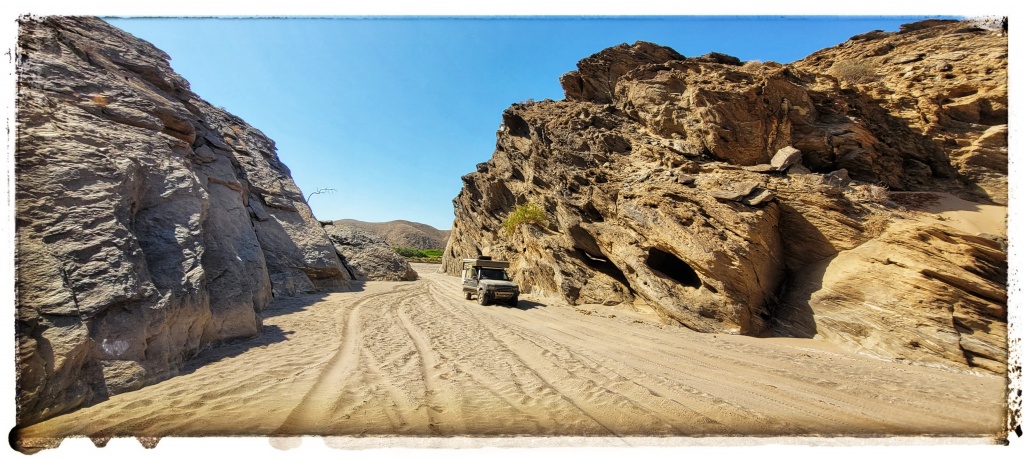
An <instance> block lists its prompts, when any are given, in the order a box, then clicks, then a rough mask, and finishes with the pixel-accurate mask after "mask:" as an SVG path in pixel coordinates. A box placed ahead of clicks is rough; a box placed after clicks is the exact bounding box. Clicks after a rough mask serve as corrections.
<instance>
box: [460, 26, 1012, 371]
mask: <svg viewBox="0 0 1024 461" xmlns="http://www.w3.org/2000/svg"><path fill="white" fill-rule="evenodd" d="M918 35H921V37H918V39H915V38H914V37H917V36H918ZM871 36H872V37H874V38H873V39H871V40H870V41H871V42H872V43H873V44H872V45H871V46H874V43H879V42H878V41H879V40H890V41H892V42H893V45H892V50H897V51H892V50H890V52H891V53H897V52H898V53H905V52H908V51H906V50H905V49H904V48H909V47H914V46H923V47H926V48H927V51H922V52H921V53H925V54H927V53H932V52H938V51H940V49H944V48H942V47H946V48H950V47H955V48H956V49H958V50H959V49H965V50H969V49H975V50H976V52H975V54H978V55H980V54H983V53H984V54H985V55H987V56H990V57H991V59H990V60H989V61H987V63H988V64H987V65H990V66H992V67H993V68H995V67H999V66H1002V69H1001V70H998V71H997V70H993V71H991V72H990V74H991V75H994V77H993V80H994V82H989V81H987V80H986V81H984V82H982V83H980V85H988V86H985V88H988V89H987V90H985V91H981V90H979V91H977V92H974V93H972V94H974V95H982V94H983V95H984V97H980V96H979V98H981V99H982V100H984V101H988V102H976V103H975V105H976V106H978V107H1002V106H1000V104H1001V103H1000V101H1005V98H1006V93H1005V88H1006V87H1005V59H1004V58H1005V51H1006V39H1005V37H1000V36H998V35H997V34H996V33H994V32H991V31H983V30H968V31H964V30H963V27H962V25H960V24H959V23H945V22H934V23H928V24H926V25H918V26H912V27H910V28H909V29H908V31H907V32H903V33H896V34H886V33H883V32H878V33H873V34H872V35H871ZM894 37H895V38H894ZM924 37H938V38H937V39H936V40H935V41H927V40H923V38H924ZM863 41H864V40H863V39H858V38H855V39H853V40H852V41H851V42H848V43H847V44H843V45H841V46H840V47H837V49H849V50H861V48H858V46H861V45H858V43H860V42H863ZM897 42H898V43H897ZM886 43H888V42H886ZM915 44H917V45H915ZM900 47H903V48H900ZM828 52H829V51H828V50H826V51H823V52H820V53H818V54H816V55H822V54H827V53H828ZM850 53H853V51H850ZM816 55H812V57H813V56H816ZM1000 56H1003V58H1000ZM808 59H809V60H811V61H808V60H805V61H800V62H797V63H795V64H793V65H787V66H784V65H780V64H777V63H771V62H769V63H756V62H753V63H745V64H744V63H740V62H739V60H737V59H735V58H732V57H729V56H725V55H722V54H719V53H711V54H708V55H705V56H701V57H699V58H693V59H687V58H684V57H682V56H681V55H679V54H678V53H676V52H674V51H672V50H671V49H668V48H664V47H660V46H658V45H654V44H651V43H646V42H637V43H636V44H633V45H619V46H617V47H613V48H609V49H607V50H604V51H601V52H599V53H597V54H596V55H594V56H591V57H588V58H586V59H584V60H582V61H580V63H579V64H578V70H576V71H573V72H570V73H568V74H566V75H564V76H563V77H562V79H561V81H562V85H563V88H564V89H565V95H566V98H565V100H564V101H550V100H548V101H541V102H536V103H528V104H514V105H512V106H511V107H510V108H509V109H507V110H506V111H505V112H504V114H503V123H502V125H501V127H500V128H499V130H498V133H497V145H496V148H495V151H494V154H493V157H492V158H491V160H489V161H487V162H485V163H481V164H479V165H477V171H475V172H472V173H470V174H468V175H466V176H464V177H463V178H462V180H463V189H462V191H461V192H460V194H459V195H458V196H457V197H456V198H455V200H454V206H455V216H456V218H455V221H454V223H453V225H452V235H451V238H450V240H449V243H448V246H447V248H446V250H445V254H444V261H443V270H445V271H446V272H448V273H449V274H452V275H455V274H457V272H458V270H459V267H458V266H459V264H458V261H459V260H460V259H461V258H466V257H473V256H476V255H478V254H484V255H492V256H494V257H498V258H504V259H508V260H509V261H510V262H511V264H512V267H511V268H512V272H513V276H514V277H515V278H516V280H517V281H519V282H520V284H521V285H522V286H523V288H524V289H525V290H526V291H527V292H532V293H539V294H548V295H557V296H560V297H562V298H563V299H564V300H566V301H567V302H569V303H571V304H580V303H602V304H606V305H614V304H620V303H626V304H629V303H632V304H646V305H649V306H650V307H652V308H653V309H654V310H655V311H656V312H659V313H660V314H661V315H662V316H664V318H665V319H666V320H668V321H672V322H677V323H679V324H681V325H684V326H686V327H689V328H691V329H694V330H697V331H702V332H727V333H737V334H748V335H768V334H784V335H786V334H789V335H795V336H816V335H817V336H816V337H820V338H822V339H825V340H829V341H832V342H835V343H837V344H842V345H844V346H847V347H850V348H852V349H871V350H872V351H874V352H875V353H876V355H880V356H884V357H887V358H896V359H906V360H909V361H922V360H923V361H928V360H932V361H935V362H940V363H943V364H946V365H949V366H954V367H970V366H979V367H981V368H983V369H986V370H989V371H999V370H1000V369H1001V368H1000V367H1005V341H1006V338H1005V334H1000V332H1005V322H1006V314H1005V306H1006V301H1005V299H1006V298H1005V290H1006V286H1005V276H1003V277H1002V278H1000V276H999V274H1000V273H1005V251H1004V250H998V249H996V250H994V251H995V253H992V254H990V253H988V250H984V251H981V250H977V248H975V247H977V246H979V245H980V247H985V248H988V247H991V244H990V243H991V240H990V239H988V237H983V236H974V235H969V236H958V237H950V238H952V239H954V240H955V239H958V238H962V239H967V240H971V241H974V242H975V243H976V244H975V246H962V245H961V246H956V245H954V246H950V248H948V251H950V252H952V253H950V254H953V255H955V256H951V257H952V258H953V259H959V260H960V262H961V263H964V264H973V265H974V266H977V267H985V268H987V269H986V272H983V273H982V274H981V275H980V277H981V278H983V279H985V280H989V282H990V283H988V284H987V285H986V286H987V287H988V288H991V289H992V290H993V291H992V292H991V293H988V292H986V293H987V294H986V296H980V297H978V296H975V295H976V293H973V292H970V290H967V291H964V290H962V289H961V290H960V291H955V290H954V291H951V292H950V291H947V289H946V288H943V284H945V285H949V286H951V287H953V288H958V289H960V288H963V287H962V286H960V285H958V284H957V282H955V280H973V279H971V278H969V277H966V276H964V274H960V273H958V272H955V271H953V270H952V268H951V267H949V266H948V264H947V261H945V260H941V259H936V260H935V261H934V263H935V266H936V268H935V269H931V270H932V271H933V272H934V273H943V274H947V275H949V276H948V277H946V276H942V275H939V276H930V275H926V274H925V273H924V272H921V271H920V270H918V272H913V271H914V269H908V270H907V271H906V272H899V271H897V272H896V273H894V274H891V275H894V276H897V275H899V276H902V275H907V276H908V277H910V275H908V274H917V275H914V277H924V278H928V279H930V280H932V282H929V283H932V284H933V285H932V288H931V289H927V290H921V292H920V293H916V294H915V296H914V299H915V302H918V301H917V300H920V302H922V303H934V304H935V305H937V306H944V307H943V308H942V309H936V310H932V311H929V312H927V313H925V312H921V311H915V310H912V309H911V310H907V309H899V308H898V305H899V302H898V301H896V300H898V299H899V298H900V296H901V295H902V291H899V290H902V288H899V287H898V286H897V285H893V286H892V287H889V288H887V287H885V286H882V283H881V280H884V279H878V280H877V281H876V282H874V284H873V285H870V286H871V287H872V288H873V289H877V290H880V292H881V293H884V294H883V295H879V296H889V297H890V298H891V302H890V303H889V304H883V305H882V306H883V307H881V309H891V310H890V311H883V313H882V314H879V315H877V316H873V317H872V316H867V315H861V316H860V318H858V315H857V314H856V312H858V310H871V309H872V307H869V304H866V301H864V299H863V297H862V296H861V297H858V295H857V294H856V293H854V291H855V290H858V289H861V288H863V286H860V285H857V284H851V283H847V284H842V283H840V282H841V280H840V279H836V278H828V277H826V274H825V273H824V272H821V273H818V272H815V269H817V268H820V265H821V264H825V263H826V262H827V261H831V260H833V259H836V258H840V257H843V256H841V255H848V256H846V257H851V258H852V257H853V254H852V253H849V252H851V251H855V250H856V249H858V248H862V247H863V245H865V244H867V243H868V242H874V243H873V245H881V243H878V242H880V241H885V242H889V244H890V245H898V239H897V238H895V237H891V236H890V238H889V240H884V239H881V238H880V234H881V233H882V232H883V231H884V229H885V227H886V223H888V222H890V221H891V220H894V219H902V218H901V217H900V216H902V215H900V216H897V215H899V214H900V213H901V211H900V210H899V207H898V206H896V205H895V204H893V203H892V202H891V201H889V200H888V199H887V198H886V193H887V191H888V190H890V189H891V190H910V191H914V190H931V191H946V192H952V193H955V194H958V195H960V196H962V197H964V198H967V199H972V200H975V201H987V200H988V199H990V198H991V196H987V195H986V194H983V193H979V191H981V190H988V189H985V187H986V186H984V185H983V184H982V185H979V184H981V183H980V182H979V181H978V179H977V178H978V177H977V176H972V175H971V174H968V173H965V170H964V169H963V168H959V167H958V166H957V165H956V164H955V162H953V161H951V156H953V155H954V154H955V153H956V152H955V149H952V150H951V148H950V145H949V144H950V143H949V142H948V141H947V140H945V139H944V138H937V137H935V136H932V135H931V133H930V132H927V131H925V130H922V129H920V126H919V125H914V124H912V123H909V122H908V120H907V116H905V114H902V113H899V112H896V111H894V110H893V108H892V106H891V104H889V103H888V102H886V101H893V100H896V99H898V98H900V97H903V95H902V94H894V95H890V96H889V99H887V100H879V99H878V95H877V94H876V92H877V91H882V90H881V88H882V86H883V84H882V83H877V84H876V83H871V82H875V81H874V80H870V79H866V80H863V82H864V83H859V82H861V80H858V82H853V81H851V80H850V79H849V75H847V74H843V75H842V76H841V77H842V78H839V77H837V76H836V75H833V74H830V73H827V72H823V71H822V70H821V69H820V68H817V67H815V66H814V65H811V64H808V62H812V61H813V62H817V63H818V64H821V65H824V64H822V63H824V62H825V61H823V60H817V61H814V60H813V59H812V58H808ZM822 59H824V58H822ZM965 59H966V58H965ZM1000 72H1002V74H1000ZM999 75H1003V77H1002V82H1001V84H1002V86H999V83H1000V82H999V81H998V80H999ZM874 78H889V77H888V76H886V77H878V76H877V75H876V76H875V77H874ZM939 78H941V79H946V78H947V77H944V76H941V75H940V76H939ZM958 81H959V82H960V85H961V86H963V87H965V88H966V87H969V86H970V85H971V83H970V82H971V80H969V79H960V80H958ZM990 83H992V84H991V85H990ZM872 85H874V86H872ZM886 87H887V88H890V89H891V88H893V87H892V86H886ZM913 88H914V90H913V91H915V92H920V93H921V94H920V95H919V97H921V98H940V99H941V97H942V96H941V94H942V92H943V91H945V89H946V85H921V86H916V87H913ZM999 88H1002V92H1001V93H1000V90H999ZM930 91H934V92H936V93H937V94H929V93H928V92H930ZM965 91H966V90H965ZM967 92H970V91H967ZM965 94H966V93H965ZM985 114H987V115H986V117H988V118H985V120H986V122H987V123H992V124H995V125H993V126H998V124H999V123H1003V124H1005V123H1006V122H1005V112H1000V111H998V110H995V111H989V112H985ZM974 128H975V131H974V132H973V133H974V135H971V134H970V133H968V132H966V131H964V132H961V133H959V134H958V136H960V137H958V138H956V139H958V141H957V143H959V144H960V145H963V146H967V145H998V143H997V142H995V141H988V140H990V139H993V137H994V136H995V134H993V133H992V132H991V131H990V130H993V129H995V128H985V127H984V126H975V127H974ZM985 133H989V134H985ZM996 151H998V148H997V149H996ZM992 152H993V151H992V150H977V152H976V153H977V155H979V156H980V157H979V160H978V161H977V162H975V163H976V164H977V163H978V162H981V163H985V162H992V163H993V164H997V165H998V166H999V167H1000V168H1002V170H1001V171H1005V166H1006V165H1005V157H999V155H998V154H999V152H996V155H995V156H989V154H990V153H992ZM986 171H988V170H986ZM992 171H995V173H993V176H992V177H991V178H989V179H991V180H992V181H995V182H998V181H999V180H1000V179H999V178H998V175H997V174H996V173H998V171H1000V170H999V168H995V169H993V170H991V171H990V172H992ZM1001 181H1002V182H1003V183H1004V184H1005V174H1004V175H1003V177H1002V179H1001ZM526 203H535V204H537V205H539V206H540V207H541V208H542V209H543V210H545V213H546V215H547V218H548V220H547V223H546V224H543V225H533V224H527V225H522V226H520V227H519V228H517V229H516V230H515V231H514V232H513V233H512V234H511V235H507V234H506V233H504V231H502V222H503V220H504V219H505V218H506V217H507V216H508V215H509V214H510V213H511V212H512V211H513V209H515V207H517V206H519V205H523V204H526ZM920 232H924V234H921V233H918V234H913V235H916V236H921V235H932V233H934V232H939V233H941V231H939V230H935V229H925V230H921V231H920ZM936 235H937V234H936ZM907 237H908V238H912V237H913V236H911V235H908V236H907ZM972 239H973V240H972ZM980 241H986V242H988V243H977V242H980ZM863 248H865V250H860V251H862V252H863V251H867V250H866V248H872V247H863ZM905 250H906V252H907V254H908V256H907V259H908V260H909V259H913V260H914V261H917V263H916V264H917V265H918V266H914V267H918V268H919V269H920V268H921V267H924V266H927V265H928V264H929V261H931V259H930V258H936V257H937V255H936V254H933V253H929V252H926V251H924V252H922V251H923V250H922V249H921V248H918V247H913V245H910V246H908V247H907V248H905ZM1000 251H1003V253H1001V254H1002V256H1000V253H999V252H1000ZM908 267H909V266H908ZM940 267H941V269H939V268H940ZM965 267H966V266H965ZM1000 267H1001V268H1002V269H1001V270H1002V271H1003V272H1000V269H999V268H1000ZM922 270H923V269H922ZM933 275H934V274H933ZM806 277H818V278H817V280H811V281H810V283H812V284H813V283H817V287H818V288H820V289H822V290H825V291H828V290H838V291H840V292H842V293H845V294H844V295H837V296H819V297H817V298H811V299H810V300H803V301H806V302H803V304H801V303H800V301H801V300H800V299H796V298H793V297H792V296H790V297H787V293H792V292H795V291H799V290H801V289H804V288H806V286H805V285H802V283H803V282H804V281H805V280H806ZM913 280H916V279H913ZM951 280H954V282H950V281H951ZM822 284H825V286H823V285H822ZM904 288H905V287H904ZM947 288H948V287H947ZM972 293H973V294H972ZM1000 293H1002V294H1000ZM844 296H845V298H844ZM968 297H970V298H971V301H970V302H969V303H968V304H970V306H973V307H967V308H963V309H961V308H955V307H953V306H952V305H951V304H950V303H954V304H956V305H961V304H960V303H966V301H965V300H966V299H967V298H968ZM843 299H846V300H845V301H844V300H843ZM964 305H966V304H964ZM838 306H842V307H843V309H845V310H844V311H843V312H846V313H848V314H844V315H846V316H847V317H848V318H849V319H848V321H847V323H845V324H840V323H838V322H833V325H839V326H838V327H835V328H833V331H834V334H819V332H824V331H825V330H826V329H828V328H825V327H822V328H821V329H820V330H814V331H811V330H813V328H812V329H810V330H809V329H807V328H803V329H800V328H795V327H794V328H791V329H789V330H786V329H785V328H781V327H780V328H773V325H776V324H778V323H779V322H780V319H789V318H794V317H800V316H801V315H803V316H805V317H806V316H807V315H810V316H811V318H810V319H807V318H803V317H801V318H803V320H807V321H809V322H810V324H811V325H813V324H814V318H816V317H817V316H818V313H819V312H825V311H826V310H828V309H829V308H830V307H838ZM870 306H874V305H873V304H871V305H870ZM981 306H984V307H981ZM885 312H888V314H886V313H885ZM897 315H898V316H904V317H906V321H907V322H908V323H911V324H919V325H923V327H922V328H925V329H935V330H936V331H939V330H941V334H940V336H944V337H943V339H942V341H935V344H938V345H936V346H935V347H934V348H930V347H929V346H921V344H924V342H925V341H924V340H923V339H924V338H921V339H920V340H918V341H916V342H917V345H914V344H913V342H912V341H909V340H907V339H906V338H902V337H900V334H901V333H900V332H898V331H897V330H896V329H882V330H879V328H881V324H880V323H879V321H880V319H884V318H886V317H887V316H897ZM962 316H966V317H970V318H971V320H970V321H967V320H964V319H963V318H960V317H962ZM837 317H838V316H837ZM958 318H959V320H958ZM915 322H916V323H915ZM955 324H959V325H967V324H970V325H972V326H970V327H969V328H970V331H968V330H967V329H964V328H959V327H957V328H954V327H952V325H955ZM980 325H989V327H986V328H988V329H989V330H988V331H991V334H984V335H979V334H977V332H979V331H981V330H982V328H981V327H980ZM809 331H810V333H809V334H808V332H809ZM849 331H861V332H870V333H866V334H847V333H848V332H849ZM924 336H927V335H924ZM934 337H935V336H932V337H930V338H934ZM979 338H980V343H979V342H977V341H975V340H978V339H979ZM879 343H885V344H886V345H885V346H884V347H876V346H877V345H878V344H879ZM968 343H970V344H973V345H969V346H966V347H961V345H963V344H968ZM981 343H983V344H981ZM930 349H941V350H942V352H936V351H935V350H931V351H930V352H929V350H930ZM999 350H1002V351H1003V352H1002V354H1001V355H1000V353H998V351H999ZM929 354H930V355H929ZM925 355H927V356H928V357H929V358H928V359H922V357H924V356H925ZM919 359H920V360H919Z"/></svg>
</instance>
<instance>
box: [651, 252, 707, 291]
mask: <svg viewBox="0 0 1024 461" xmlns="http://www.w3.org/2000/svg"><path fill="white" fill-rule="evenodd" d="M645 263H646V264H647V267H649V268H651V269H653V270H654V271H655V272H657V273H660V274H662V275H664V276H666V277H668V278H670V279H672V280H675V281H677V282H679V283H681V284H683V285H686V286H688V287H693V288H700V285H701V282H700V276H698V275H697V271H695V270H693V268H692V267H690V265H689V264H686V262H684V261H683V260H681V259H679V258H678V257H676V255H674V254H672V253H668V252H666V251H662V250H659V249H657V248H651V250H650V252H648V253H647V261H645Z"/></svg>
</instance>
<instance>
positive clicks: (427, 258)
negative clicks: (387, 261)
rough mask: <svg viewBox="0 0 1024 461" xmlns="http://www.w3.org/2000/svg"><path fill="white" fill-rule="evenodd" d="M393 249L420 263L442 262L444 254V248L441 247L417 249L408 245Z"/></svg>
mask: <svg viewBox="0 0 1024 461" xmlns="http://www.w3.org/2000/svg"><path fill="white" fill-rule="evenodd" d="M393 249H394V250H395V253H398V255H399V256H401V257H403V258H405V259H406V260H409V261H412V262H419V263H439V262H441V255H442V254H444V250H440V249H427V250H417V249H415V248H406V247H394V248H393Z"/></svg>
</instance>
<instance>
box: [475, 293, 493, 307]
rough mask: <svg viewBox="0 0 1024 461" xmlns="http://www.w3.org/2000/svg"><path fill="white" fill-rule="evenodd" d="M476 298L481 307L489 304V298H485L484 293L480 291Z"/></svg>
mask: <svg viewBox="0 0 1024 461" xmlns="http://www.w3.org/2000/svg"><path fill="white" fill-rule="evenodd" d="M477 298H478V299H477V300H478V301H480V305H481V306H486V305H488V304H490V303H491V299H490V297H489V296H487V292H486V291H481V292H480V293H478V294H477Z"/></svg>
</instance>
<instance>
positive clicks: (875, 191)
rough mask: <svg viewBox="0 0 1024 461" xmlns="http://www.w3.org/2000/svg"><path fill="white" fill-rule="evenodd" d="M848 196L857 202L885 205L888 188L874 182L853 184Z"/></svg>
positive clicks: (887, 197)
mask: <svg viewBox="0 0 1024 461" xmlns="http://www.w3.org/2000/svg"><path fill="white" fill-rule="evenodd" d="M850 198H852V199H853V200H856V201H858V202H870V203H878V204H882V205H887V204H888V203H889V188H888V187H885V186H884V185H874V184H868V185H863V186H855V187H853V193H852V194H851V197H850Z"/></svg>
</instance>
